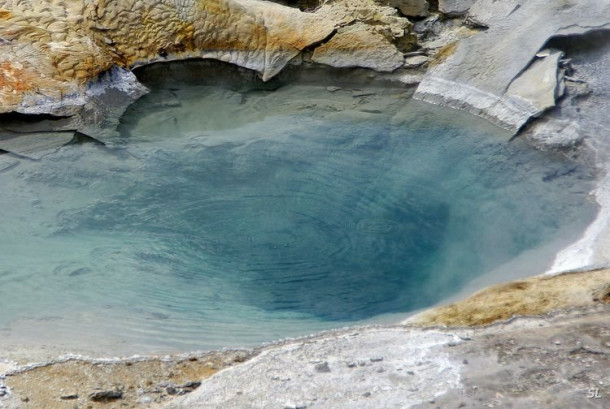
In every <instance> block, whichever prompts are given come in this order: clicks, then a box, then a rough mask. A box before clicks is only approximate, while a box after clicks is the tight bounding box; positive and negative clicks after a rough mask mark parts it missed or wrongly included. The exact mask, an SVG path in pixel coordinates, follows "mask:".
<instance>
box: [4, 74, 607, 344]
mask: <svg viewBox="0 0 610 409" xmlns="http://www.w3.org/2000/svg"><path fill="white" fill-rule="evenodd" d="M119 130H120V136H118V137H116V138H114V139H112V140H111V141H110V142H109V143H108V146H107V147H102V146H97V145H92V144H84V145H70V146H65V147H63V148H62V149H60V150H58V151H55V152H50V153H49V154H47V155H46V156H43V157H42V158H41V159H40V160H38V161H31V160H22V161H21V162H20V163H19V164H18V166H15V167H13V168H10V169H7V170H5V171H3V172H1V173H0V184H1V186H2V195H1V196H0V208H2V212H3V215H4V217H3V222H2V225H1V227H0V251H1V253H0V257H1V263H0V311H1V313H0V338H2V342H3V343H5V344H6V343H13V344H18V343H21V344H23V345H43V344H49V345H58V346H62V347H63V348H67V349H74V350H79V349H83V348H84V347H85V346H86V347H87V348H88V349H94V350H101V351H112V352H116V353H135V352H138V353H148V352H157V351H178V350H195V349H209V348H219V347H232V346H247V345H253V344H256V343H260V342H264V341H271V340H274V339H278V338H283V337H287V336H295V335H304V334H308V333H311V332H313V331H317V330H321V329H327V328H333V327H341V326H344V325H348V324H355V323H363V322H378V321H383V320H392V319H393V320H398V318H396V317H397V316H396V315H392V314H400V315H399V316H400V317H404V316H405V315H406V314H405V313H407V312H409V311H413V310H416V309H420V308H423V307H427V306H430V305H432V304H434V303H437V302H439V301H441V300H443V299H445V298H446V297H449V296H451V295H452V294H455V293H456V292H458V291H459V290H460V289H461V288H462V287H463V286H464V285H465V284H466V283H468V282H469V281H470V280H473V279H475V278H476V277H479V276H481V275H482V274H484V273H488V272H489V271H492V270H494V269H496V268H498V267H499V266H501V265H506V263H510V262H511V260H514V259H515V258H516V257H518V256H520V255H522V254H523V253H524V252H526V251H529V252H530V253H532V254H536V251H537V250H536V249H540V248H547V249H548V248H549V246H551V247H552V248H553V249H559V248H560V247H561V246H563V245H566V244H567V243H569V242H570V241H573V240H574V239H575V238H576V237H577V236H578V235H579V234H580V233H581V232H582V231H583V230H584V228H585V227H586V225H587V224H588V223H589V222H590V221H592V218H593V217H594V215H595V211H596V208H595V206H594V205H593V204H592V203H590V202H589V201H588V200H587V193H588V192H589V190H590V189H591V187H592V180H591V177H590V176H589V175H588V174H587V171H586V170H585V169H583V168H581V167H579V166H578V165H576V164H574V163H572V162H569V161H567V160H565V158H563V157H562V156H561V155H556V154H550V153H542V152H538V151H535V150H534V149H532V148H531V147H529V146H527V145H526V144H524V143H523V142H522V141H520V140H518V139H517V140H515V141H512V142H510V143H509V142H508V140H509V135H508V134H506V133H504V132H503V131H501V130H498V129H497V128H495V127H493V126H491V125H489V124H487V123H485V122H483V121H479V120H477V119H475V118H473V117H471V116H468V115H464V114H460V113H458V112H455V111H450V110H443V109H439V108H436V107H434V106H431V105H426V104H420V103H417V102H416V101H412V100H410V98H409V94H408V92H406V91H405V90H404V89H393V88H374V87H372V88H365V89H361V90H355V89H354V88H353V87H349V86H344V87H343V88H342V89H336V88H327V85H311V84H301V85H294V84H293V85H285V86H282V87H280V88H279V89H277V90H274V91H271V90H264V89H257V88H256V87H252V86H250V87H245V88H240V87H237V86H234V85H220V86H218V85H217V86H212V85H209V84H205V83H201V84H188V86H184V84H180V83H179V82H175V81H173V82H167V81H166V82H163V81H160V82H159V83H157V84H155V89H154V91H153V92H152V93H151V94H149V95H147V96H146V97H144V98H143V99H142V100H140V101H139V102H138V103H136V104H135V105H134V106H133V107H132V108H130V110H129V111H128V112H127V113H126V114H125V116H124V118H123V119H122V125H121V127H120V129H119ZM541 258H542V259H541ZM538 262H541V263H542V264H544V265H546V264H549V263H551V262H552V253H549V252H548V251H545V252H541V253H540V255H539V256H538ZM509 265H510V264H509ZM536 268H538V267H536ZM540 272H542V271H540V270H535V271H527V269H526V270H524V271H523V273H522V275H527V274H533V273H540ZM494 280H495V281H502V280H503V277H502V276H499V277H495V278H494Z"/></svg>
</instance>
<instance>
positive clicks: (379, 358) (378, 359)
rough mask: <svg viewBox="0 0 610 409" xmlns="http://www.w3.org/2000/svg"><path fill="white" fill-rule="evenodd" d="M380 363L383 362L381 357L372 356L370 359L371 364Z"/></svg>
mask: <svg viewBox="0 0 610 409" xmlns="http://www.w3.org/2000/svg"><path fill="white" fill-rule="evenodd" d="M381 361H383V357H382V356H374V357H372V358H371V362H381Z"/></svg>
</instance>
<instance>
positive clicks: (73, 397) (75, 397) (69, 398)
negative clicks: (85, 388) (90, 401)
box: [59, 393, 78, 400]
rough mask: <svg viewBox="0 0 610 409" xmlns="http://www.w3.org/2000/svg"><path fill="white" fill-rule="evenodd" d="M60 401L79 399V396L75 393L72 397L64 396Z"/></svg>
mask: <svg viewBox="0 0 610 409" xmlns="http://www.w3.org/2000/svg"><path fill="white" fill-rule="evenodd" d="M59 399H61V400H72V399H78V395H77V394H76V393H73V394H71V395H63V396H60V397H59Z"/></svg>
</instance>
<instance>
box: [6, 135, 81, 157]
mask: <svg viewBox="0 0 610 409" xmlns="http://www.w3.org/2000/svg"><path fill="white" fill-rule="evenodd" d="M10 136H11V137H10V138H5V139H0V149H2V150H4V151H7V152H11V153H14V154H17V155H19V156H25V157H28V158H31V159H40V158H41V157H43V156H45V155H47V154H49V153H51V152H55V151H56V150H57V149H59V148H61V147H62V146H64V145H66V144H68V143H69V142H70V141H71V140H72V138H74V132H73V131H72V132H39V133H27V134H12V135H10Z"/></svg>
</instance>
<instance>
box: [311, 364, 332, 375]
mask: <svg viewBox="0 0 610 409" xmlns="http://www.w3.org/2000/svg"><path fill="white" fill-rule="evenodd" d="M314 369H315V370H316V372H320V373H329V372H330V366H328V362H322V363H319V364H317V365H316V366H315V367H314Z"/></svg>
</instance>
